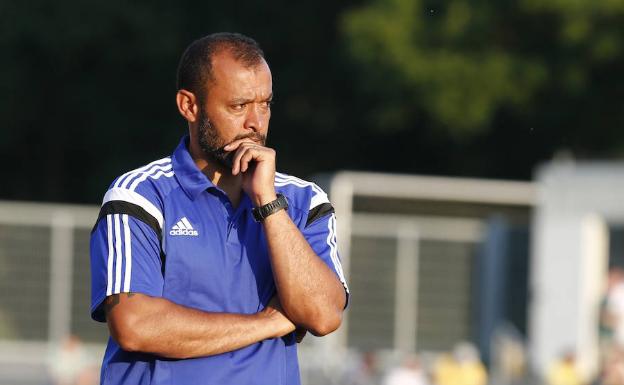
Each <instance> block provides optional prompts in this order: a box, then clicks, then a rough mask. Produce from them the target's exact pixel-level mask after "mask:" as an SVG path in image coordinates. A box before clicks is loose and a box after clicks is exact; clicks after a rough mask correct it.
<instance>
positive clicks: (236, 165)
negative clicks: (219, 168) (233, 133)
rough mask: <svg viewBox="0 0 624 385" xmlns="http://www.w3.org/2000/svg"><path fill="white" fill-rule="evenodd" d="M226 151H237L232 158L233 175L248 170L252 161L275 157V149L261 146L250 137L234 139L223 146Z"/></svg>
mask: <svg viewBox="0 0 624 385" xmlns="http://www.w3.org/2000/svg"><path fill="white" fill-rule="evenodd" d="M223 149H224V150H226V151H236V152H235V153H234V157H233V159H232V175H238V173H243V172H246V171H247V170H248V169H249V167H250V163H251V162H252V161H256V162H261V161H264V160H270V159H275V151H274V150H273V149H271V148H268V147H264V146H261V145H259V144H257V143H256V142H253V141H250V139H241V140H238V141H234V142H232V143H230V144H228V145H227V146H225V147H224V148H223Z"/></svg>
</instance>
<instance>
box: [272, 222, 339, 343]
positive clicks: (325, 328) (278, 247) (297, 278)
mask: <svg viewBox="0 0 624 385" xmlns="http://www.w3.org/2000/svg"><path fill="white" fill-rule="evenodd" d="M263 225H264V230H265V234H266V238H267V244H268V249H269V253H270V256H271V267H272V269H273V275H274V278H275V284H276V287H277V292H278V295H279V298H280V302H281V304H282V307H283V309H284V311H285V312H286V314H287V316H288V318H289V319H290V320H292V321H293V322H294V323H295V324H297V325H301V326H303V327H305V328H306V329H308V330H310V331H311V332H312V333H314V334H317V335H319V334H320V335H323V334H327V333H329V332H331V331H333V330H335V329H336V328H337V327H338V326H339V325H340V322H341V319H342V311H343V309H344V306H345V301H346V295H345V291H344V287H343V286H342V284H341V283H340V281H339V280H338V278H337V276H336V274H335V273H334V272H333V271H332V270H331V269H330V268H329V267H328V266H327V265H326V264H325V263H324V262H323V261H322V260H321V258H319V257H318V256H317V255H316V253H315V252H314V250H312V248H311V247H310V245H309V243H308V242H307V241H306V239H305V238H304V237H303V235H302V234H301V232H300V231H299V229H298V228H297V227H296V226H295V224H294V223H293V222H292V220H291V219H290V217H289V216H288V213H287V212H286V211H285V210H282V211H279V212H277V213H275V214H273V215H270V216H269V217H267V218H266V219H265V220H264V222H263Z"/></svg>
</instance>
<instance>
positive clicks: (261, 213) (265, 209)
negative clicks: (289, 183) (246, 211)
mask: <svg viewBox="0 0 624 385" xmlns="http://www.w3.org/2000/svg"><path fill="white" fill-rule="evenodd" d="M287 208H288V200H287V199H286V197H285V196H284V195H282V194H277V199H275V200H274V201H271V202H269V203H267V204H265V205H262V206H260V207H255V208H254V209H252V210H251V213H252V215H253V218H254V220H255V221H256V222H262V221H263V220H265V219H266V217H268V216H269V215H271V214H275V213H276V212H278V211H280V210H281V209H287Z"/></svg>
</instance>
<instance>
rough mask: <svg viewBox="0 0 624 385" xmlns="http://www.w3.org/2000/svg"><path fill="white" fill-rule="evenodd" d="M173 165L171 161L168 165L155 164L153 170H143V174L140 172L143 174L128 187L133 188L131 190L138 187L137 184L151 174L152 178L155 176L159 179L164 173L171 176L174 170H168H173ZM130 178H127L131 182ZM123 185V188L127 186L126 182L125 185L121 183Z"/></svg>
mask: <svg viewBox="0 0 624 385" xmlns="http://www.w3.org/2000/svg"><path fill="white" fill-rule="evenodd" d="M171 167H172V164H171V163H169V164H167V165H162V166H155V167H153V168H152V169H151V170H148V171H145V172H143V173H142V175H141V174H138V175H141V176H140V177H138V178H136V179H135V180H134V182H132V184H131V185H130V187H128V189H129V190H131V191H134V190H136V188H137V186H138V185H139V183H141V182H143V181H144V180H146V179H147V178H148V177H150V176H151V177H152V178H154V179H158V178H160V177H161V176H162V175H164V176H167V177H169V176H173V171H170V172H167V171H169V170H171ZM138 175H137V176H138ZM129 180H130V178H128V180H127V181H128V182H129ZM121 187H122V188H123V187H126V186H125V183H124V184H123V185H121Z"/></svg>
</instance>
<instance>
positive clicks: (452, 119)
mask: <svg viewBox="0 0 624 385" xmlns="http://www.w3.org/2000/svg"><path fill="white" fill-rule="evenodd" d="M435 4H436V6H428V5H427V3H426V2H424V1H423V0H374V1H371V2H369V3H367V4H366V5H363V6H360V7H358V8H354V9H352V10H350V11H348V12H346V13H345V14H344V17H343V19H342V28H343V33H344V38H345V44H346V46H347V47H348V49H349V51H350V54H351V56H352V58H353V59H354V61H355V63H356V65H357V66H358V67H359V68H360V71H361V72H360V73H361V78H362V81H366V82H367V83H368V88H367V90H366V91H367V92H368V93H369V94H370V95H376V96H377V97H376V96H372V97H373V98H375V99H376V102H377V104H378V107H377V108H376V109H375V110H374V111H372V112H373V115H374V116H372V117H371V118H370V120H371V121H374V122H376V127H377V129H378V130H380V131H386V130H390V131H396V130H401V129H410V128H415V127H414V125H413V124H411V119H412V118H411V117H412V116H414V111H420V112H422V113H423V114H424V115H426V116H427V117H428V118H429V119H430V120H431V121H432V124H433V125H434V126H435V127H438V128H439V129H443V130H445V131H447V132H450V133H451V134H452V135H454V136H457V137H466V136H468V137H470V136H474V135H475V134H478V133H483V132H485V131H487V130H488V129H490V127H491V124H492V121H493V119H494V118H495V116H496V114H497V112H498V111H500V110H501V109H503V108H504V109H507V110H512V111H516V113H518V114H523V113H525V112H526V111H530V110H531V109H532V108H534V106H533V105H532V103H534V101H535V99H536V96H537V95H538V94H539V93H540V92H542V91H543V90H544V89H547V88H548V87H551V85H552V83H554V82H558V81H559V82H560V83H561V86H562V87H563V88H565V89H566V90H567V91H569V92H574V93H581V92H583V91H585V90H586V89H587V87H588V84H587V82H588V80H587V78H588V76H589V73H590V71H591V70H592V64H594V63H596V62H605V61H609V60H612V59H613V58H614V57H616V56H617V55H619V54H620V51H621V48H622V41H621V36H622V35H621V29H619V28H617V27H613V28H604V26H603V24H601V22H603V21H604V19H605V18H611V19H613V18H614V15H615V16H618V15H619V16H621V15H622V14H624V2H621V1H617V0H582V1H581V0H575V1H571V0H556V1H540V0H524V1H523V2H520V3H519V5H518V6H517V8H514V7H510V6H509V5H507V4H506V2H479V1H469V0H452V1H449V2H445V3H442V4H441V5H439V6H438V4H440V3H438V2H436V3H435ZM549 20H550V22H551V23H552V24H550V25H545V26H544V25H542V26H541V29H538V28H536V29H533V30H532V27H533V25H531V24H532V23H535V22H536V21H537V22H540V21H541V22H548V21H549ZM527 21H529V22H528V23H527ZM614 25H616V24H614ZM550 34H552V35H553V36H554V38H552V39H551V38H550ZM527 43H528V44H527ZM536 48H537V49H536ZM553 52H554V53H557V55H553ZM562 59H563V60H562Z"/></svg>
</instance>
